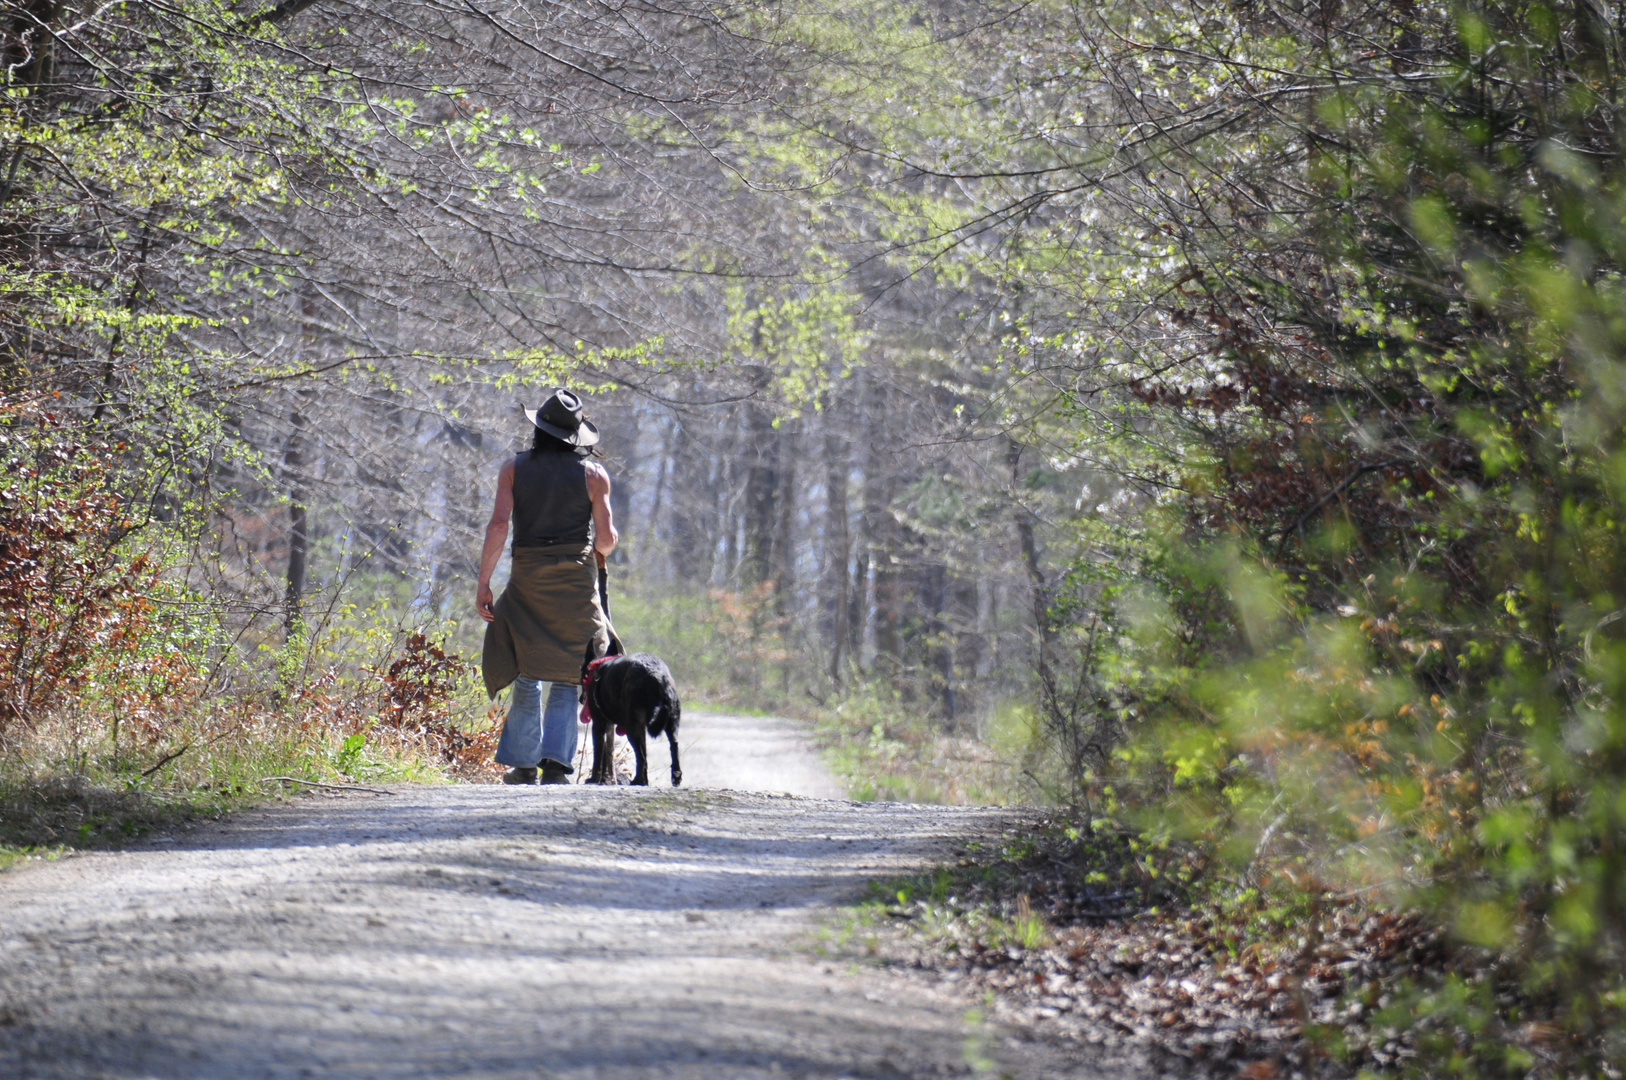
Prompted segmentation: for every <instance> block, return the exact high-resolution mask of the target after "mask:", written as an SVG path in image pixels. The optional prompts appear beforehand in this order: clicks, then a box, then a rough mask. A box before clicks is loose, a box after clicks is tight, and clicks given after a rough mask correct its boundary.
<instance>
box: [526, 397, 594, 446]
mask: <svg viewBox="0 0 1626 1080" xmlns="http://www.w3.org/2000/svg"><path fill="white" fill-rule="evenodd" d="M521 408H524V406H521ZM525 419H527V420H529V421H530V422H531V423H532V424H533V425H534V426H536V427H539V428H541V429H542V430H543V431H545V432H547V433H548V434H549V435H552V436H553V437H554V438H556V439H563V440H564V441H565V442H567V443H569V444H570V445H571V446H593V445H595V444H596V443H597V442H598V428H596V427H594V426H593V422H592V421H591V420H586V419H583V418H582V399H581V398H579V397H577V396H576V395H575V394H572V393H571V392H570V391H569V390H566V389H565V388H564V387H560V388H559V389H557V390H555V391H554V392H553V394H552V395H551V396H550V397H549V398H548V400H546V401H544V402H543V403H542V404H541V405H539V406H537V407H536V408H534V409H526V410H525Z"/></svg>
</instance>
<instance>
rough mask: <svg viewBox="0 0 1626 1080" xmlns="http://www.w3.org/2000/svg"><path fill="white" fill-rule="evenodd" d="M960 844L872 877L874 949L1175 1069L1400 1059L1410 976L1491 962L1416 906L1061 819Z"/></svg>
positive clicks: (1347, 1071) (1467, 970)
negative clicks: (915, 870) (921, 867)
mask: <svg viewBox="0 0 1626 1080" xmlns="http://www.w3.org/2000/svg"><path fill="white" fill-rule="evenodd" d="M958 854H959V855H960V858H959V859H958V860H957V862H956V863H955V864H954V865H952V866H946V867H942V868H940V869H938V870H936V871H934V872H932V873H928V874H923V875H918V876H914V877H909V878H900V879H894V880H890V881H887V882H883V883H877V884H876V885H875V886H874V887H873V889H874V892H873V896H872V898H871V899H870V901H869V902H868V903H867V904H866V905H865V906H864V908H862V909H861V913H860V915H859V921H860V923H861V924H862V925H863V926H864V928H865V929H864V931H863V936H864V938H865V941H866V943H867V946H868V948H867V952H868V954H869V956H870V957H871V958H873V959H875V960H879V961H881V962H883V963H886V964H888V965H889V966H893V967H895V968H899V969H903V970H906V971H911V972H914V973H916V974H918V975H920V976H922V977H926V978H931V979H935V980H937V981H940V982H943V983H948V984H955V985H957V986H959V987H960V988H962V989H963V990H965V991H968V992H970V993H971V994H973V995H975V996H981V997H984V998H985V999H986V1000H988V1002H989V1003H990V1005H991V1006H992V1009H993V1011H994V1014H995V1015H996V1016H997V1017H999V1018H1001V1019H1004V1020H1007V1021H1011V1022H1015V1023H1018V1024H1022V1025H1025V1026H1032V1027H1035V1028H1038V1029H1041V1030H1044V1031H1047V1032H1048V1033H1050V1034H1054V1035H1059V1036H1062V1037H1064V1038H1068V1039H1072V1040H1076V1041H1078V1042H1080V1043H1085V1044H1091V1045H1098V1046H1102V1047H1106V1048H1115V1049H1118V1050H1138V1051H1141V1052H1144V1053H1146V1054H1147V1055H1148V1056H1149V1057H1150V1058H1151V1059H1152V1060H1153V1061H1154V1062H1155V1063H1156V1064H1157V1066H1158V1067H1159V1069H1160V1070H1162V1071H1174V1072H1179V1073H1185V1074H1190V1075H1205V1076H1225V1077H1233V1076H1236V1077H1243V1078H1245V1080H1274V1078H1277V1077H1280V1078H1283V1080H1287V1078H1294V1077H1310V1076H1315V1077H1341V1076H1353V1075H1355V1074H1356V1073H1357V1072H1358V1071H1360V1070H1362V1069H1368V1070H1373V1071H1377V1072H1392V1071H1399V1070H1401V1069H1403V1068H1404V1067H1405V1065H1406V1063H1407V1061H1408V1060H1409V1059H1411V1058H1413V1057H1414V1055H1415V1050H1416V1037H1417V1034H1418V1029H1417V1027H1416V1026H1408V1025H1406V1024H1397V1023H1395V1022H1394V1017H1393V1015H1392V1013H1393V1012H1394V1009H1393V1007H1394V1006H1395V1005H1396V1004H1397V1002H1398V1001H1399V1000H1400V998H1401V996H1402V995H1403V993H1404V988H1405V986H1406V985H1407V983H1408V981H1409V980H1414V979H1417V978H1429V977H1439V976H1441V975H1443V974H1446V973H1448V972H1457V973H1459V974H1463V975H1466V976H1467V977H1469V978H1479V977H1484V974H1485V973H1484V972H1482V971H1480V972H1475V970H1474V965H1473V963H1472V958H1471V957H1467V956H1465V955H1464V954H1463V953H1462V952H1461V950H1457V949H1453V948H1452V947H1451V945H1450V943H1449V942H1448V940H1447V938H1446V936H1445V935H1444V934H1443V933H1442V932H1441V931H1440V930H1439V929H1438V928H1436V927H1433V926H1430V925H1428V924H1427V923H1425V922H1424V921H1423V920H1422V919H1421V918H1419V917H1418V916H1416V915H1415V914H1411V913H1406V912H1396V911H1388V910H1383V909H1381V908H1380V907H1378V906H1376V905H1374V904H1372V903H1370V902H1367V901H1365V900H1363V899H1362V898H1361V897H1351V896H1339V895H1336V894H1334V893H1333V892H1332V891H1330V890H1327V889H1324V888H1321V887H1319V886H1315V885H1314V884H1307V883H1305V882H1303V881H1300V882H1298V883H1297V884H1296V885H1295V886H1294V887H1293V888H1292V889H1290V888H1288V887H1287V886H1285V885H1282V884H1281V883H1278V884H1277V888H1275V889H1274V890H1267V892H1269V894H1270V895H1269V897H1268V899H1267V896H1266V894H1265V893H1261V892H1260V891H1259V890H1254V889H1248V888H1237V889H1234V890H1230V891H1229V892H1228V891H1227V890H1225V889H1217V888H1214V887H1213V886H1212V883H1211V882H1210V883H1208V886H1207V887H1203V886H1201V885H1193V884H1191V882H1193V881H1194V880H1196V879H1199V878H1200V874H1198V873H1197V872H1196V871H1197V870H1199V869H1200V867H1197V866H1194V865H1193V863H1194V862H1195V861H1196V860H1195V857H1194V856H1189V855H1187V856H1178V855H1171V854H1170V853H1169V852H1166V851H1165V852H1161V853H1158V852H1155V851H1151V850H1148V845H1146V844H1144V843H1142V842H1140V841H1138V840H1137V838H1136V837H1135V836H1134V835H1133V834H1131V833H1128V832H1125V831H1121V830H1117V829H1097V830H1095V831H1094V832H1093V833H1089V832H1086V833H1081V832H1080V830H1078V829H1077V828H1075V827H1073V826H1072V825H1071V824H1070V823H1069V822H1067V821H1066V820H1064V819H1063V818H1061V817H1060V816H1044V817H1040V818H1037V819H1033V820H1027V821H1023V822H1013V823H1012V824H1011V825H1009V826H1007V827H1006V828H1005V830H1004V831H1003V832H1001V833H1000V834H998V835H995V836H990V837H987V838H985V839H984V840H982V841H978V842H975V843H972V844H969V845H968V846H966V847H965V848H964V849H962V850H961V851H960V852H959V853H958ZM1295 890H1296V891H1295Z"/></svg>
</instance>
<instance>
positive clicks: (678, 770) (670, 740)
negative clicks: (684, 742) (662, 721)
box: [666, 720, 683, 787]
mask: <svg viewBox="0 0 1626 1080" xmlns="http://www.w3.org/2000/svg"><path fill="white" fill-rule="evenodd" d="M666 745H667V746H670V747H671V748H672V786H673V787H677V786H678V785H680V784H682V783H683V766H681V765H679V764H678V751H677V725H676V724H673V723H672V722H671V721H670V720H668V721H667V723H666Z"/></svg>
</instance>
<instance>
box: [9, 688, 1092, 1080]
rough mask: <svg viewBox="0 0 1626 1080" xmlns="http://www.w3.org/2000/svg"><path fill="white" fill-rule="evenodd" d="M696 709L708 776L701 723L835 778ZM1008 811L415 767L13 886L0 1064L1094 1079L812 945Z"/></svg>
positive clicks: (788, 767) (81, 1070)
mask: <svg viewBox="0 0 1626 1080" xmlns="http://www.w3.org/2000/svg"><path fill="white" fill-rule="evenodd" d="M689 719H690V718H688V717H686V718H685V722H686V723H687V722H688V721H689ZM694 720H695V723H694V725H693V730H692V731H689V732H686V734H689V735H691V736H693V737H694V741H695V746H696V754H695V757H694V761H695V764H696V767H697V772H696V778H697V779H699V778H700V773H701V770H700V768H699V767H700V766H701V765H702V764H704V765H705V778H706V781H707V782H708V783H711V784H718V783H722V782H724V781H726V780H728V779H730V777H728V776H727V775H726V769H727V766H726V760H727V758H728V755H727V754H718V755H715V756H713V755H712V752H711V751H710V750H707V751H705V752H704V753H702V752H701V749H700V748H701V746H702V745H704V739H705V738H706V737H709V736H712V735H717V736H721V735H723V734H725V733H727V732H729V731H732V732H733V733H734V734H735V735H736V736H738V735H739V734H740V733H741V732H742V731H743V730H745V729H746V727H748V726H752V725H754V728H753V730H768V731H771V732H774V734H773V736H772V737H773V738H775V739H777V738H783V739H784V740H785V743H784V744H783V745H781V746H780V747H779V750H778V751H777V752H776V753H775V754H773V755H771V756H773V757H779V758H785V759H786V760H785V761H784V762H783V763H781V764H782V767H779V766H772V767H770V765H766V764H763V763H761V762H759V763H757V764H756V765H752V766H750V768H749V769H742V773H741V777H740V778H741V779H745V780H753V778H754V782H762V783H763V784H764V785H765V786H773V785H774V784H776V783H777V784H780V785H783V786H795V785H799V784H804V783H806V784H815V785H816V784H827V783H829V782H830V781H829V780H828V777H826V776H823V774H822V770H820V769H819V768H818V766H817V762H816V761H813V760H812V759H810V758H808V757H807V756H806V753H805V751H802V750H799V749H797V748H796V745H795V737H794V728H784V727H782V726H780V725H776V724H773V723H767V722H763V721H760V720H750V721H748V722H746V723H744V724H741V723H736V724H734V726H733V727H732V728H731V727H730V726H729V723H730V722H727V721H724V722H716V723H708V722H707V721H705V720H704V719H702V717H701V715H700V714H697V715H696V717H695V718H694ZM735 720H739V718H735ZM686 741H687V740H686ZM715 742H717V743H718V744H719V746H721V745H723V740H722V739H721V738H718V739H716V740H715ZM787 747H788V749H787ZM793 753H795V754H801V755H802V756H801V759H800V760H798V761H791V760H789V757H790V755H791V754H793ZM748 758H749V755H747V757H746V759H748ZM742 760H745V759H742ZM659 761H660V768H659V769H657V770H652V772H653V775H654V776H655V777H656V778H657V779H658V780H659V781H660V782H664V780H665V761H664V755H662V757H661V758H660V759H659ZM688 765H689V763H688V762H685V767H686V768H687V767H688ZM764 774H767V776H768V778H767V779H766V780H764ZM999 820H1000V812H999V811H996V810H989V809H980V808H969V809H968V808H953V807H921V806H900V805H888V804H860V803H849V802H841V801H835V800H828V799H809V798H799V797H792V796H783V795H771V794H765V793H762V792H746V791H727V790H719V789H717V788H715V787H712V788H693V789H691V788H687V787H685V788H682V789H678V790H676V791H674V790H672V789H670V788H665V787H656V788H650V789H641V790H635V789H630V788H619V789H603V788H587V787H575V786H572V787H553V788H541V787H538V788H501V787H485V786H472V785H448V786H433V787H431V786H411V787H400V788H393V789H391V791H390V793H389V794H388V795H381V796H374V795H364V794H344V795H317V796H307V797H303V798H298V799H293V800H289V801H287V802H284V803H280V804H277V805H273V806H268V807H265V808H262V809H259V810H254V811H250V812H245V813H242V814H239V815H236V816H234V817H232V818H230V819H228V820H227V821H225V822H224V823H221V824H216V825H210V826H204V827H199V828H196V829H192V830H188V831H183V832H181V833H178V834H175V835H172V836H167V837H160V838H157V839H155V840H149V841H145V842H142V843H140V844H138V845H136V846H134V847H131V848H129V849H126V850H124V851H120V852H110V853H98V854H90V855H81V856H74V857H71V858H66V859H63V860H61V861H59V862H54V863H43V864H40V863H36V864H32V865H29V866H27V867H24V868H22V869H19V870H14V871H12V872H9V873H6V874H3V875H0V1076H3V1077H19V1078H34V1077H42V1078H43V1077H74V1078H96V1077H119V1078H131V1080H137V1078H141V1080H146V1078H158V1077H162V1078H172V1077H174V1078H180V1077H188V1078H190V1077H199V1078H202V1077H218V1078H234V1080H235V1078H248V1077H334V1078H352V1077H353V1078H364V1077H377V1078H384V1077H415V1078H416V1077H451V1076H459V1077H461V1076H468V1077H527V1078H535V1077H549V1078H570V1080H589V1078H591V1080H611V1078H615V1080H619V1078H632V1077H639V1078H642V1077H683V1078H694V1080H700V1078H705V1080H732V1078H741V1080H745V1078H753V1080H754V1078H759V1077H760V1078H769V1077H806V1078H810V1080H824V1078H832V1080H833V1078H837V1077H852V1078H860V1077H863V1078H875V1080H892V1078H903V1077H938V1076H978V1075H987V1076H994V1075H1008V1076H1013V1077H1031V1078H1033V1080H1039V1078H1061V1077H1071V1076H1078V1077H1085V1076H1091V1077H1093V1076H1099V1075H1102V1070H1101V1069H1100V1068H1099V1067H1098V1066H1090V1065H1088V1064H1086V1063H1083V1062H1081V1061H1080V1060H1079V1059H1078V1056H1077V1055H1078V1052H1077V1051H1076V1050H1068V1049H1058V1048H1055V1047H1051V1046H1048V1045H1046V1044H1043V1043H1038V1042H1029V1041H1024V1040H1022V1039H1021V1038H1017V1037H1013V1036H1012V1035H1010V1034H1009V1033H1005V1032H1001V1031H997V1030H994V1029H991V1028H987V1027H984V1026H983V1025H982V1024H981V1023H980V1022H979V1021H977V1020H976V1018H975V1016H974V1015H968V1013H967V1008H968V1002H966V1001H965V1000H962V999H959V998H956V997H953V996H951V995H949V994H946V993H943V992H939V991H936V990H932V989H929V988H926V987H924V986H922V985H919V984H918V983H917V982H915V981H911V980H908V979H904V978H900V977H895V976H892V975H890V974H888V973H887V972H885V971H881V970H877V969H874V968H871V967H868V966H865V965H862V964H854V963H852V962H851V961H850V960H839V961H837V960H830V959H820V958H819V957H818V956H817V955H815V953H814V950H813V947H814V946H815V945H816V944H817V943H818V941H819V940H820V938H821V936H824V935H829V934H831V933H833V932H836V931H838V930H839V920H838V919H836V918H835V917H834V916H833V912H832V908H833V907H834V906H836V905H839V904H841V903H843V902H844V901H847V900H849V899H851V898H852V897H853V896H854V895H856V894H857V893H858V892H859V891H860V890H861V888H862V886H863V883H864V882H866V881H868V880H870V879H872V878H874V877H877V876H881V875H884V874H887V873H889V872H892V871H896V870H902V869H905V868H908V867H911V866H916V865H919V864H921V863H922V862H925V861H928V860H931V859H933V858H934V857H940V856H941V855H942V854H943V852H944V851H945V849H946V848H947V846H948V845H949V844H950V843H951V842H952V841H954V840H955V839H958V838H961V837H965V836H968V835H971V834H973V833H977V832H980V831H981V830H983V829H986V828H989V827H991V826H993V825H994V824H996V823H997V822H998V821H999Z"/></svg>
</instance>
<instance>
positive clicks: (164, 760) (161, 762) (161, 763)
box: [141, 743, 192, 776]
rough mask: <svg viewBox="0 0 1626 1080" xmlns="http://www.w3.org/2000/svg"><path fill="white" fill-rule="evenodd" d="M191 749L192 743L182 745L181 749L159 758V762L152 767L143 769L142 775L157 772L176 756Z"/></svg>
mask: <svg viewBox="0 0 1626 1080" xmlns="http://www.w3.org/2000/svg"><path fill="white" fill-rule="evenodd" d="M190 749H192V744H191V743H187V744H186V745H185V746H183V747H181V748H180V749H179V750H177V751H175V752H174V753H173V754H170V755H169V756H168V757H162V758H159V759H158V764H156V765H154V766H153V767H152V768H150V769H142V770H141V775H142V776H151V775H152V774H153V773H155V772H157V771H158V770H159V769H162V768H163V767H164V766H165V765H168V764H169V763H170V762H172V761H174V760H175V759H176V758H178V757H180V756H181V755H182V754H184V753H186V752H187V751H188V750H190Z"/></svg>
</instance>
